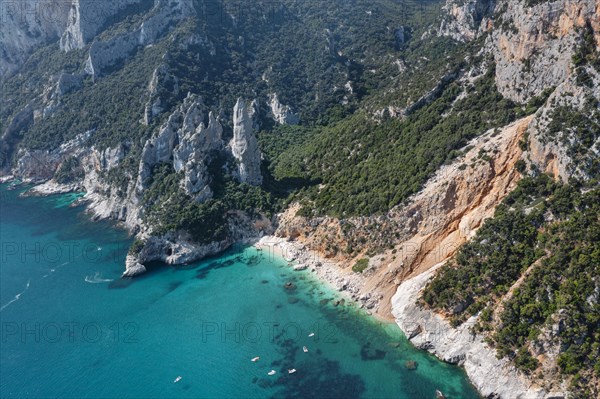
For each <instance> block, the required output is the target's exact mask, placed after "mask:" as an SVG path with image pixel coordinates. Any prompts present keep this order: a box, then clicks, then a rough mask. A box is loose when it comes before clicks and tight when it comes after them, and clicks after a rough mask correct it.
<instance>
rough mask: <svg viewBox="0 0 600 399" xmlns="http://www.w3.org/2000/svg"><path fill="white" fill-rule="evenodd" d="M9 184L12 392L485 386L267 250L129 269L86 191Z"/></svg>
mask: <svg viewBox="0 0 600 399" xmlns="http://www.w3.org/2000/svg"><path fill="white" fill-rule="evenodd" d="M6 187H7V186H6V185H3V186H1V188H0V190H1V191H0V194H1V195H2V197H1V201H0V216H1V229H0V241H1V244H2V253H1V265H2V266H1V268H0V288H1V292H0V307H1V308H2V310H1V311H0V321H1V324H2V337H1V339H2V341H1V346H0V354H1V366H0V376H1V378H0V396H1V397H22V398H34V397H35V398H40V397H57V396H60V397H72V398H117V397H129V398H140V397H143V398H155V397H156V398H199V397H203V398H205V397H207V398H208V397H211V398H212V397H228V398H230V397H243V398H259V397H260V398H262V397H291V398H294V397H297V398H306V397H323V398H334V397H339V398H359V397H365V398H366V397H377V398H411V399H418V398H431V399H433V398H435V390H436V389H439V390H441V391H442V392H444V393H445V394H446V396H447V397H448V398H464V399H469V398H477V397H478V396H477V394H476V392H475V391H474V389H473V388H472V386H471V385H470V384H469V382H468V381H467V379H466V376H465V374H464V372H463V371H462V370H460V369H459V368H456V367H454V366H450V365H448V364H445V363H442V362H440V361H438V360H437V359H435V358H434V357H432V356H430V355H428V354H426V353H424V352H422V351H417V350H415V349H414V348H413V347H412V346H411V345H410V344H409V343H408V342H407V341H406V339H405V338H404V336H403V335H402V333H401V332H400V330H399V329H398V328H397V326H395V325H394V324H387V323H382V322H380V321H378V320H375V319H374V318H372V317H368V316H367V315H365V314H364V313H363V312H362V311H360V310H359V309H357V308H356V307H355V306H354V305H352V304H343V305H338V306H336V305H335V303H336V301H337V300H338V299H340V297H339V296H338V294H337V293H336V292H333V291H331V290H329V289H328V288H327V287H326V286H324V285H322V284H321V283H320V282H319V281H317V280H315V278H314V277H313V276H312V275H311V274H310V272H294V271H292V270H290V269H289V267H287V265H286V263H285V262H284V261H283V260H281V259H278V258H274V257H271V256H270V255H269V254H267V253H266V252H260V251H257V250H256V249H254V248H242V247H239V248H235V249H232V250H231V251H229V252H228V253H226V254H224V255H223V256H220V257H217V258H212V259H207V260H205V261H202V262H198V263H195V264H193V265H190V266H186V267H179V268H176V267H170V266H165V265H154V267H153V268H152V270H151V273H149V274H147V275H145V276H142V277H141V278H138V279H135V280H123V279H120V275H121V273H122V271H123V264H124V259H125V256H126V253H127V248H128V245H129V244H130V242H131V240H130V238H128V236H127V234H126V232H124V231H122V230H119V229H116V228H114V227H113V226H112V225H111V224H109V223H106V222H100V223H91V222H89V221H88V220H87V219H86V217H85V215H83V214H82V213H81V211H82V209H81V208H75V209H74V208H70V207H68V204H69V203H70V202H72V201H73V200H74V199H76V197H77V196H75V195H71V196H55V197H50V198H17V195H18V192H19V191H18V190H15V191H6ZM287 282H293V284H294V286H295V289H291V290H290V289H286V288H285V287H284V285H285V284H286V283H287ZM310 333H314V334H315V335H314V336H313V337H309V336H308V335H309V334H310ZM303 346H306V347H307V349H308V352H307V353H305V352H304V351H303V350H302V347H303ZM256 356H258V357H260V359H259V360H258V361H256V362H252V361H251V360H250V359H252V358H254V357H256ZM410 362H415V364H416V370H409V368H411V367H410V366H412V364H411V363H410ZM291 368H295V369H296V370H297V372H296V373H294V374H288V371H287V370H288V369H291ZM270 370H275V371H276V374H275V375H274V376H268V375H267V373H268V372H269V371H270ZM178 376H181V380H180V381H179V382H177V383H174V380H175V379H176V377H178Z"/></svg>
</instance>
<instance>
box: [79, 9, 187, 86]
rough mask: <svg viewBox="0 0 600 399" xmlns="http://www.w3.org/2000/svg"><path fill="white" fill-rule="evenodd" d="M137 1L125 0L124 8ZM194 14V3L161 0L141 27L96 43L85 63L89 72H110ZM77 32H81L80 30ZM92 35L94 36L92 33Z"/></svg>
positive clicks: (99, 73) (93, 28)
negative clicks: (142, 47)
mask: <svg viewBox="0 0 600 399" xmlns="http://www.w3.org/2000/svg"><path fill="white" fill-rule="evenodd" d="M137 1H139V0H125V4H124V5H123V7H125V6H126V5H128V4H130V3H129V2H137ZM103 4H104V3H103ZM106 4H107V6H106V7H108V8H109V10H111V11H112V10H113V7H114V6H110V5H108V4H111V3H106ZM116 12H118V10H116ZM193 12H194V6H193V3H191V2H189V1H185V0H177V1H167V0H157V1H156V3H155V6H154V8H153V9H152V10H151V11H150V12H149V13H148V14H145V18H144V20H143V22H142V23H141V24H139V25H138V26H137V28H135V29H133V30H131V31H127V32H126V33H122V34H118V35H116V36H114V37H112V38H110V39H108V40H106V41H100V40H98V41H94V42H93V43H92V45H91V47H90V50H89V55H88V59H87V61H86V64H85V71H86V73H88V74H90V75H93V76H98V75H102V73H103V72H105V71H106V70H107V69H110V68H111V67H113V66H114V65H115V64H117V63H118V62H120V61H122V60H124V59H126V58H127V57H129V56H130V55H131V54H132V53H133V52H134V51H135V50H136V49H137V48H138V47H140V46H148V45H151V44H153V43H155V42H156V41H157V40H159V39H160V38H162V37H163V36H164V35H165V34H166V33H167V32H169V30H171V29H172V28H174V27H175V26H176V24H177V22H179V21H181V20H182V19H184V18H187V17H189V16H191V15H193ZM83 25H87V24H85V23H84V24H83ZM96 29H97V28H96V27H94V26H92V27H91V28H89V30H90V32H92V31H95V30H96ZM77 31H78V32H79V29H78V30H77ZM78 34H79V33H78ZM90 35H92V34H91V33H90ZM84 39H85V35H84ZM84 42H85V40H84ZM77 46H79V44H77ZM76 48H80V47H76Z"/></svg>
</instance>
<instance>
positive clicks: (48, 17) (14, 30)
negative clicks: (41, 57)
mask: <svg viewBox="0 0 600 399" xmlns="http://www.w3.org/2000/svg"><path fill="white" fill-rule="evenodd" d="M69 6H70V4H69V3H68V2H67V1H64V0H45V1H40V0H18V1H8V0H2V1H1V2H0V13H1V16H0V80H1V79H2V78H4V77H5V76H7V75H8V74H10V73H12V72H14V71H15V70H16V69H17V68H18V67H19V66H20V65H21V64H22V63H23V62H24V61H25V60H26V59H27V57H28V56H29V54H30V53H31V51H33V50H34V49H36V48H37V47H38V46H40V45H43V44H47V43H51V42H53V41H56V40H58V38H59V37H60V35H61V34H62V32H63V31H64V29H65V27H66V26H67V19H68V15H69Z"/></svg>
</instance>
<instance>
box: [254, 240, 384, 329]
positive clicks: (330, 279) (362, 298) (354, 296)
mask: <svg viewBox="0 0 600 399" xmlns="http://www.w3.org/2000/svg"><path fill="white" fill-rule="evenodd" d="M253 246H254V247H256V248H258V249H263V250H265V249H267V250H268V251H269V256H273V255H277V256H280V257H281V258H283V259H284V260H285V261H287V262H288V265H289V267H290V268H292V269H294V270H296V271H303V270H307V271H309V272H311V273H312V274H313V275H314V276H316V277H317V278H318V280H319V281H321V282H322V283H324V284H326V285H328V286H329V287H330V288H331V289H332V290H333V291H336V292H338V293H339V294H341V295H342V296H344V297H346V298H347V299H348V300H350V301H352V302H354V303H356V304H357V306H358V307H359V308H360V309H363V310H364V311H365V313H366V314H367V315H369V316H373V317H375V318H376V319H377V320H379V321H383V322H386V323H394V318H393V316H392V315H391V314H390V315H389V317H385V316H384V315H382V314H381V313H380V312H379V308H380V299H381V298H379V297H372V296H371V295H370V294H364V295H360V292H361V289H362V288H363V287H364V286H365V285H366V281H365V278H364V277H363V276H361V275H360V274H357V273H354V272H353V271H352V269H351V268H342V267H340V262H335V261H330V260H327V259H324V258H323V257H321V256H320V255H319V254H318V253H316V252H315V251H311V250H309V249H307V248H306V246H305V245H304V244H302V243H300V242H297V241H290V240H289V239H287V238H281V237H276V236H264V237H262V238H260V239H259V240H258V241H256V242H255V243H254V244H253ZM290 263H294V265H290Z"/></svg>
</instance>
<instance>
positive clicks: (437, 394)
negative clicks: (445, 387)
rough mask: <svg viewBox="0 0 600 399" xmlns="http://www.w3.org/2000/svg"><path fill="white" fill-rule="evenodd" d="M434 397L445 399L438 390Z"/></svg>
mask: <svg viewBox="0 0 600 399" xmlns="http://www.w3.org/2000/svg"><path fill="white" fill-rule="evenodd" d="M435 397H436V399H446V397H445V396H444V394H443V393H442V391H440V390H439V389H436V390H435Z"/></svg>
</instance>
